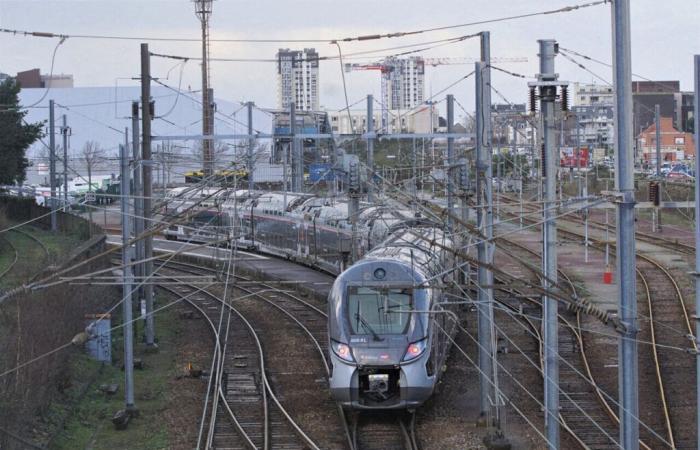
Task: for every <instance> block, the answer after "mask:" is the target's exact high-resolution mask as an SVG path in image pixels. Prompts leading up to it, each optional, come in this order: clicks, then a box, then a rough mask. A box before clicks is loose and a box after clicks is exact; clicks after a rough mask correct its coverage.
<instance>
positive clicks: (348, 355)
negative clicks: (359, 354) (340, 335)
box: [331, 341, 355, 362]
mask: <svg viewBox="0 0 700 450" xmlns="http://www.w3.org/2000/svg"><path fill="white" fill-rule="evenodd" d="M331 347H333V353H335V354H336V356H338V358H340V359H342V360H343V361H347V362H354V361H355V359H354V358H353V357H352V351H350V346H349V345H347V344H343V343H341V342H335V341H332V342H331Z"/></svg>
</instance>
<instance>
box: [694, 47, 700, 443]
mask: <svg viewBox="0 0 700 450" xmlns="http://www.w3.org/2000/svg"><path fill="white" fill-rule="evenodd" d="M694 63H695V64H694V66H695V83H694V84H695V114H694V125H695V311H700V252H699V251H698V250H697V249H698V246H700V182H698V175H700V113H699V112H700V55H695V61H694ZM698 336H700V317H699V316H698V313H697V312H696V313H695V346H696V347H698V348H700V341H699V340H698ZM695 371H696V379H695V390H696V403H695V405H696V410H697V409H698V405H700V353H695ZM695 431H696V433H697V438H698V441H697V448H699V449H700V411H696V423H695Z"/></svg>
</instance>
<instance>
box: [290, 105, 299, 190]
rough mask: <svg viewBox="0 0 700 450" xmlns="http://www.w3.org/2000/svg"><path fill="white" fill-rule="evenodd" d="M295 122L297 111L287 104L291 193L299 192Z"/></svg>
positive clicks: (293, 106)
mask: <svg viewBox="0 0 700 450" xmlns="http://www.w3.org/2000/svg"><path fill="white" fill-rule="evenodd" d="M296 122H297V111H296V105H295V104H294V102H290V103H289V135H290V141H289V148H290V152H289V153H290V155H291V161H290V163H291V166H292V192H299V191H300V185H299V180H298V178H299V173H298V171H299V165H298V164H297V139H296V131H297V127H296Z"/></svg>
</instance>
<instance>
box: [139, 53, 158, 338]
mask: <svg viewBox="0 0 700 450" xmlns="http://www.w3.org/2000/svg"><path fill="white" fill-rule="evenodd" d="M141 106H142V108H141V131H142V133H143V136H142V138H141V167H142V179H141V180H142V183H143V222H144V230H147V229H150V228H151V226H152V223H151V216H152V213H153V212H152V211H151V197H152V195H153V184H152V179H151V168H152V167H151V163H152V161H151V55H150V53H149V52H148V44H141ZM144 240H145V242H144V259H145V262H144V273H143V277H144V278H143V280H149V279H150V277H151V275H152V274H153V261H152V260H151V257H152V256H153V237H152V236H150V235H149V236H146V237H144ZM143 291H144V296H145V297H146V346H148V347H155V327H154V322H153V284H151V283H150V281H147V282H145V283H144V288H143Z"/></svg>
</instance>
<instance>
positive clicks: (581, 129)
mask: <svg viewBox="0 0 700 450" xmlns="http://www.w3.org/2000/svg"><path fill="white" fill-rule="evenodd" d="M566 126H567V128H568V129H569V130H570V131H571V133H570V137H571V138H570V141H569V144H570V145H576V144H577V143H578V145H579V146H581V147H591V148H605V149H612V148H613V146H614V140H613V138H614V137H615V117H614V112H613V106H612V105H609V104H594V105H577V106H574V107H573V108H572V109H571V115H570V116H569V119H568V120H567V125H566ZM577 134H578V139H577V137H576V136H577Z"/></svg>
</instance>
